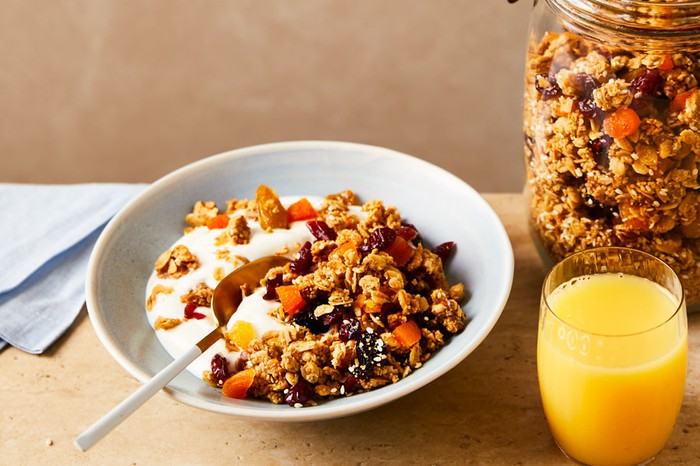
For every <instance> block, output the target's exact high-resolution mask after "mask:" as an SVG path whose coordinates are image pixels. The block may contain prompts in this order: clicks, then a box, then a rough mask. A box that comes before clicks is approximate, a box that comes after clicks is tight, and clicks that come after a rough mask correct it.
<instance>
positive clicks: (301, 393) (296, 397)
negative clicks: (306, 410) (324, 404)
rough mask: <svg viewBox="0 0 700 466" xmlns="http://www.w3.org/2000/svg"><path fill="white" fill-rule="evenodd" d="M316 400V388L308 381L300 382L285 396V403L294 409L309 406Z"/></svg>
mask: <svg viewBox="0 0 700 466" xmlns="http://www.w3.org/2000/svg"><path fill="white" fill-rule="evenodd" d="M313 399H314V387H313V386H312V385H311V384H310V383H309V382H307V381H306V380H303V379H302V380H299V382H297V383H296V384H294V386H293V387H292V388H290V389H289V390H288V391H287V394H286V395H285V396H284V402H285V403H287V404H288V405H289V406H291V407H293V408H300V407H302V406H307V405H308V404H309V402H310V401H311V400H313Z"/></svg>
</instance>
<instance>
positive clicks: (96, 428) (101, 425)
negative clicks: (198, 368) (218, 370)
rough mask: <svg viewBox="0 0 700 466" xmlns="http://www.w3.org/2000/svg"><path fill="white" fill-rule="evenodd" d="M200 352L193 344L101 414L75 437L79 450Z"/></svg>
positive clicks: (141, 402)
mask: <svg viewBox="0 0 700 466" xmlns="http://www.w3.org/2000/svg"><path fill="white" fill-rule="evenodd" d="M202 352H203V349H202V348H200V347H199V346H197V345H195V346H193V347H192V348H191V349H189V350H188V351H187V352H186V353H184V354H183V355H181V356H179V357H178V358H177V359H175V360H174V361H173V362H171V363H170V364H168V365H167V366H166V367H165V368H164V369H163V370H161V371H160V372H158V373H157V374H156V375H154V376H153V378H152V379H151V380H149V381H148V382H146V383H145V384H144V385H142V386H141V387H140V388H139V389H138V390H136V391H135V392H134V393H132V394H131V395H129V397H128V398H126V399H125V400H124V401H122V402H121V403H119V404H118V405H117V406H115V407H114V408H112V410H111V411H110V412H108V413H107V414H105V415H104V416H102V418H100V419H99V420H98V421H97V422H95V423H94V424H93V425H92V426H90V427H89V428H88V429H87V430H85V431H84V432H83V433H82V434H80V436H78V438H77V439H75V445H76V446H77V447H78V448H79V449H80V450H81V451H87V450H88V449H89V448H90V447H92V446H93V445H95V444H96V443H97V442H98V441H100V439H102V437H104V436H105V435H107V434H108V433H110V432H111V431H112V429H114V428H115V427H117V426H118V425H119V424H120V423H121V422H122V421H123V420H124V419H126V418H127V417H128V416H130V415H131V414H132V413H133V412H134V411H136V410H137V409H138V408H139V407H140V406H141V405H142V404H144V403H145V402H146V401H148V400H149V399H150V398H151V397H152V396H153V395H155V394H156V393H158V392H159V391H160V389H161V388H163V387H165V386H166V385H167V384H168V382H170V381H171V380H172V379H174V378H175V376H176V375H178V374H179V373H180V372H182V371H183V370H184V369H185V368H186V367H187V366H188V365H189V364H190V363H191V362H192V361H194V360H195V359H197V357H198V356H199V355H201V354H202Z"/></svg>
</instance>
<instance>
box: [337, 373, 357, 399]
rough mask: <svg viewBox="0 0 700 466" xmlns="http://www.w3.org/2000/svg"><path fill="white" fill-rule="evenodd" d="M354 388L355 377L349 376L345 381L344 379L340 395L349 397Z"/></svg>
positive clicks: (355, 383)
mask: <svg viewBox="0 0 700 466" xmlns="http://www.w3.org/2000/svg"><path fill="white" fill-rule="evenodd" d="M356 386H357V377H355V376H353V375H351V376H349V377H348V378H347V379H345V382H343V386H342V387H341V389H340V393H341V394H344V395H349V394H351V393H352V392H353V391H354V390H355V387H356Z"/></svg>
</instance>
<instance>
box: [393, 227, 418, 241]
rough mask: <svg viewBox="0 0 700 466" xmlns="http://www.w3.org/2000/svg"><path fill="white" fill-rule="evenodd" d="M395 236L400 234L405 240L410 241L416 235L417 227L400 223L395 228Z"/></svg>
mask: <svg viewBox="0 0 700 466" xmlns="http://www.w3.org/2000/svg"><path fill="white" fill-rule="evenodd" d="M396 236H400V237H402V238H403V239H405V240H406V241H411V240H414V239H416V238H417V237H418V229H417V228H416V227H415V226H413V225H411V224H410V223H408V224H406V225H402V226H401V227H399V228H398V229H397V230H396Z"/></svg>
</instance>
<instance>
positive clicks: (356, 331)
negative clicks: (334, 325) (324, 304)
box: [338, 319, 362, 342]
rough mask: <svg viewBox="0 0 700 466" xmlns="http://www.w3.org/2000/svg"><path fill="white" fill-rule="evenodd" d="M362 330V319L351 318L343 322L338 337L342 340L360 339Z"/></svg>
mask: <svg viewBox="0 0 700 466" xmlns="http://www.w3.org/2000/svg"><path fill="white" fill-rule="evenodd" d="M361 333H362V331H361V330H360V321H359V320H357V319H350V320H345V321H343V323H342V324H341V325H340V328H339V329H338V339H340V341H343V342H345V341H350V340H359V339H360V334H361Z"/></svg>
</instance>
